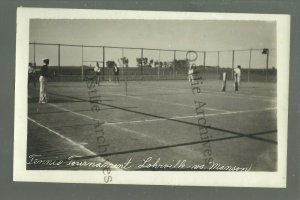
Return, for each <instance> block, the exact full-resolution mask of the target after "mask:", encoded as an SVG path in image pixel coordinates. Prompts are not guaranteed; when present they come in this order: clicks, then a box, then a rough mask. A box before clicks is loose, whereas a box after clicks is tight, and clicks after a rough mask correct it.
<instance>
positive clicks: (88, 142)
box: [27, 80, 277, 171]
mask: <svg viewBox="0 0 300 200" xmlns="http://www.w3.org/2000/svg"><path fill="white" fill-rule="evenodd" d="M200 87H201V93H200V94H196V95H194V94H193V93H192V90H191V85H190V83H189V82H188V81H129V82H128V92H127V95H126V93H125V84H124V82H120V83H119V84H116V83H114V82H103V83H100V86H96V87H95V89H96V91H94V92H90V93H89V91H90V89H88V87H87V84H86V82H48V93H49V103H48V104H38V96H39V89H38V85H37V87H36V88H34V87H33V86H32V85H30V86H29V89H28V139H27V156H30V155H33V154H34V155H39V158H41V159H53V160H59V159H66V158H68V157H70V156H73V157H77V158H78V157H79V158H78V161H81V162H83V161H86V162H94V163H97V162H102V161H104V160H107V161H109V162H110V163H112V164H121V163H126V162H128V160H130V168H128V169H125V170H180V169H178V168H176V169H173V168H172V169H171V168H166V169H162V168H159V169H157V168H154V167H150V168H143V167H138V166H139V165H141V164H142V163H143V162H144V161H143V160H146V159H150V158H151V161H149V163H152V164H154V163H155V162H158V163H160V164H174V165H175V163H177V162H178V161H179V162H181V163H182V162H183V161H184V165H185V166H186V168H182V170H190V169H189V168H188V167H190V166H194V165H200V164H204V162H205V159H206V158H207V155H205V154H204V151H205V150H207V148H208V146H207V145H209V148H210V150H211V152H210V157H211V158H212V159H213V161H214V162H216V163H220V164H221V165H224V166H237V167H241V168H248V169H249V170H251V171H276V169H277V117H276V96H277V94H276V83H264V82H249V83H248V82H242V83H241V87H240V88H239V89H240V90H239V91H238V92H234V91H233V84H232V82H228V84H227V91H226V92H221V82H220V81H211V80H204V81H203V84H201V85H200ZM91 97H92V98H93V99H92V100H93V101H92V102H91V101H89V98H91ZM194 100H199V101H201V102H205V103H206V105H205V106H203V107H202V108H203V109H204V114H205V120H206V124H207V126H208V128H207V130H208V133H207V134H208V135H209V136H210V139H209V140H208V141H205V140H203V139H201V138H200V135H199V126H198V119H199V118H200V117H201V116H203V115H197V114H196V111H195V108H196V104H195V103H194ZM95 101H97V102H95ZM95 105H97V106H98V108H100V110H98V111H95V110H94V111H93V110H92V109H95V108H96V107H93V106H95ZM99 128H100V129H101V134H102V135H101V136H102V137H101V138H100V137H99V132H97V130H98V131H99V130H100V129H99ZM205 142H206V145H204V143H205ZM207 142H209V144H207ZM27 160H29V158H28V159H27ZM27 169H65V170H79V169H80V170H85V169H86V170H99V168H95V167H91V166H77V165H76V166H70V165H62V166H50V165H27Z"/></svg>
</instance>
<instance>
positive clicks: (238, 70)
mask: <svg viewBox="0 0 300 200" xmlns="http://www.w3.org/2000/svg"><path fill="white" fill-rule="evenodd" d="M234 72H235V73H236V74H237V75H238V76H241V69H240V68H235V69H234Z"/></svg>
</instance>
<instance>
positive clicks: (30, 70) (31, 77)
mask: <svg viewBox="0 0 300 200" xmlns="http://www.w3.org/2000/svg"><path fill="white" fill-rule="evenodd" d="M30 82H33V85H34V87H36V84H35V70H34V68H33V65H32V63H31V62H30V63H29V64H28V86H29V84H30Z"/></svg>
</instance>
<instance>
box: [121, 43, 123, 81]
mask: <svg viewBox="0 0 300 200" xmlns="http://www.w3.org/2000/svg"><path fill="white" fill-rule="evenodd" d="M121 61H122V80H123V81H124V48H122V59H121Z"/></svg>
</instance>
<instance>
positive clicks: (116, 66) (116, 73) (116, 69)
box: [114, 63, 120, 83]
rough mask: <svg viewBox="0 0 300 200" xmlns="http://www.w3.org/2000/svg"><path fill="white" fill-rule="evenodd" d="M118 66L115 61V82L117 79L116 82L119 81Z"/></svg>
mask: <svg viewBox="0 0 300 200" xmlns="http://www.w3.org/2000/svg"><path fill="white" fill-rule="evenodd" d="M119 71H120V70H119V67H118V65H117V63H115V66H114V74H115V83H117V80H118V83H119Z"/></svg>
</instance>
